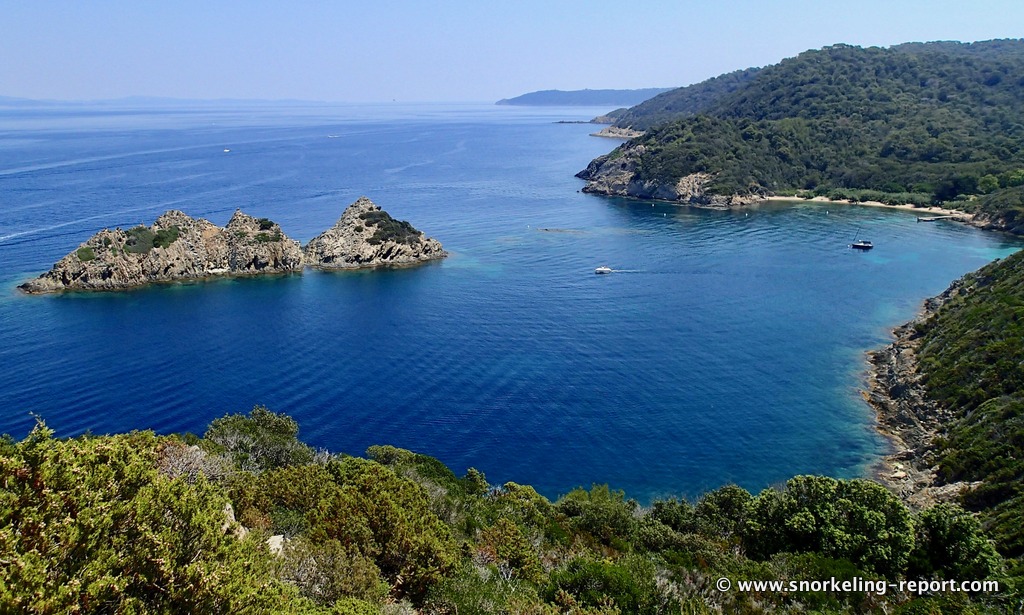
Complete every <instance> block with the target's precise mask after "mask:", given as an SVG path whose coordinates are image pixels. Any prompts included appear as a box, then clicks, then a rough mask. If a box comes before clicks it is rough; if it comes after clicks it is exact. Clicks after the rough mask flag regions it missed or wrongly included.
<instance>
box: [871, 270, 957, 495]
mask: <svg viewBox="0 0 1024 615" xmlns="http://www.w3.org/2000/svg"><path fill="white" fill-rule="evenodd" d="M962 288H963V282H962V281H961V280H957V281H956V282H953V284H951V285H950V287H949V288H947V289H946V290H945V291H944V292H943V293H942V294H941V295H939V296H937V297H933V298H931V299H928V300H926V301H925V302H924V306H923V308H922V311H921V313H920V314H919V315H918V316H917V317H916V318H915V319H914V320H912V321H910V322H908V323H906V324H903V325H901V326H899V327H896V329H894V330H893V335H894V337H895V340H894V341H893V342H892V343H891V344H889V345H887V346H885V347H884V348H882V349H880V350H877V351H874V352H870V353H868V364H869V369H868V382H867V384H868V390H867V391H866V392H865V393H864V398H865V399H866V400H867V402H868V403H869V404H870V405H871V406H872V408H874V410H875V413H876V415H877V418H878V425H877V428H878V431H879V432H880V433H881V434H882V435H884V436H886V437H887V438H888V439H889V441H890V442H891V443H892V445H893V452H892V453H891V454H889V455H887V456H886V457H884V458H883V459H882V460H881V461H880V462H879V463H878V464H877V465H876V467H875V468H874V469H873V472H872V474H873V475H874V478H875V479H876V480H878V481H879V482H881V483H882V484H884V485H885V486H887V487H888V488H889V489H891V490H892V491H893V492H894V493H895V494H896V495H897V496H899V497H900V499H901V500H903V501H904V502H905V503H906V504H907V505H908V506H910V507H911V508H914V509H922V508H926V507H928V506H931V505H933V504H936V503H938V502H949V501H953V500H955V499H956V498H957V497H958V496H959V495H960V493H961V492H962V491H963V490H964V489H966V488H969V487H972V486H974V483H962V482H959V483H941V482H940V481H939V480H938V477H937V475H936V470H935V464H936V459H935V450H934V441H935V438H936V437H937V436H939V435H940V434H941V433H942V431H943V426H944V425H945V424H946V423H947V422H948V421H950V420H952V418H953V413H952V411H950V410H949V409H947V408H943V407H942V406H940V405H939V404H937V403H936V402H934V401H932V400H930V399H929V398H928V396H927V394H926V390H925V387H924V384H923V383H922V382H921V374H920V373H919V372H918V364H917V351H918V349H919V348H920V345H921V335H920V334H919V333H918V331H917V325H918V324H919V323H923V322H925V321H926V320H928V319H929V318H930V317H931V316H932V315H933V314H935V312H936V311H937V310H938V309H939V308H940V307H941V306H942V305H943V304H944V303H946V302H947V301H949V300H950V299H951V298H953V297H955V296H957V295H958V294H959V293H960V292H961V289H962Z"/></svg>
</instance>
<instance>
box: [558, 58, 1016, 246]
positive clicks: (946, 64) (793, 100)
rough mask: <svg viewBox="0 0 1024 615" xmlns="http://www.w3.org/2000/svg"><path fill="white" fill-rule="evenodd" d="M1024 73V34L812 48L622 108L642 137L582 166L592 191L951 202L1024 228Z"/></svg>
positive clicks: (1000, 224) (709, 198)
mask: <svg viewBox="0 0 1024 615" xmlns="http://www.w3.org/2000/svg"><path fill="white" fill-rule="evenodd" d="M1022 83H1024V40H996V41H985V42H979V43H956V42H936V43H908V44H904V45H897V46H894V47H889V48H879V47H869V48H861V47H854V46H850V45H835V46H832V47H826V48H823V49H818V50H811V51H806V52H804V53H801V54H800V55H798V56H796V57H794V58H789V59H786V60H783V61H782V62H780V63H778V64H775V65H772V66H768V67H765V68H760V69H746V70H740V71H736V72H733V73H728V74H726V75H722V76H720V77H716V78H714V79H709V80H707V81H704V82H702V83H698V84H695V85H691V86H687V87H684V88H679V89H676V90H672V91H670V92H665V93H663V94H660V95H658V96H655V97H654V98H652V99H650V100H648V101H645V102H644V103H641V104H639V105H636V106H634V107H632V108H630V109H626V110H620V111H615V112H612V113H611V114H609V116H610V117H607V118H602V119H605V120H607V119H613V120H614V121H615V123H614V124H613V127H614V128H615V129H616V130H617V131H618V134H619V135H622V134H626V135H629V134H634V135H637V133H639V134H638V136H635V137H634V138H633V139H632V140H630V141H629V142H627V143H624V144H623V145H621V146H619V147H618V148H616V149H615V150H613V151H612V152H610V153H609V154H607V155H604V156H601V157H599V158H597V159H595V160H594V161H593V162H591V163H590V165H589V166H588V167H587V168H586V169H585V170H583V171H581V172H580V173H579V174H578V177H580V178H582V179H585V180H587V182H588V183H587V185H586V187H585V188H584V189H583V190H584V191H585V192H591V193H595V194H607V195H616V196H631V197H636V198H647V199H663V200H667V201H674V202H679V203H685V204H691V205H703V206H729V205H737V204H745V203H750V202H755V201H758V200H761V199H763V198H764V197H767V196H771V195H781V196H801V197H812V196H826V197H829V198H834V199H849V200H853V201H869V200H870V201H880V202H883V203H888V204H899V205H905V204H911V205H937V204H944V205H945V206H946V207H952V208H956V209H960V210H962V211H966V212H969V213H975V214H976V216H975V220H976V221H977V222H978V223H979V224H983V225H988V226H990V227H992V228H1001V229H1005V230H1009V231H1014V232H1021V231H1024V201H1022V198H1021V197H1022V194H1021V186H1024V149H1022V148H1021V147H1020V142H1021V140H1022V139H1024V124H1021V122H1020V121H1019V119H1020V118H1021V117H1024V88H1022V87H1021V84H1022ZM623 131H635V132H632V133H630V132H626V133H623Z"/></svg>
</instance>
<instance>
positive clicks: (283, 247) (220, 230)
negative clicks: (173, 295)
mask: <svg viewBox="0 0 1024 615" xmlns="http://www.w3.org/2000/svg"><path fill="white" fill-rule="evenodd" d="M302 264H303V261H302V251H301V249H300V246H299V243H298V242H297V241H294V240H292V239H289V238H288V237H287V236H286V235H285V234H284V233H282V232H281V227H280V226H278V225H277V224H276V223H274V222H272V221H270V220H268V219H266V218H260V219H257V218H253V217H252V216H249V215H246V214H244V213H242V212H241V211H236V212H235V214H234V215H233V216H232V217H231V220H230V221H229V222H228V224H227V226H225V227H219V226H217V225H215V224H213V223H212V222H209V221H208V220H203V219H201V218H200V219H194V218H191V217H189V216H187V215H186V214H184V213H182V212H180V211H175V210H172V211H168V212H167V213H165V214H163V215H162V216H160V217H159V218H157V219H156V222H155V223H154V224H153V225H152V226H149V227H147V226H144V225H140V226H137V227H134V228H131V229H128V230H123V229H120V228H116V229H114V230H110V229H104V230H102V231H100V232H99V233H96V234H95V235H93V236H92V237H90V238H89V239H88V240H87V241H86V242H85V243H83V244H82V245H81V246H79V247H78V249H76V250H75V251H73V252H71V253H70V254H68V255H67V256H65V257H64V258H62V259H61V260H60V261H58V262H57V263H56V264H55V265H54V266H53V268H52V269H51V270H50V271H48V272H46V273H44V274H43V275H41V276H39V277H38V278H36V279H34V280H31V281H29V282H26V283H25V284H22V285H21V286H19V287H18V288H20V289H21V290H23V291H25V292H27V293H33V294H35V293H49V292H58V291H63V290H123V289H128V288H134V287H138V286H144V285H146V284H152V283H156V282H171V281H175V280H188V279H200V278H207V277H215V276H237V275H260V274H270V273H289V272H294V271H300V270H301V269H302Z"/></svg>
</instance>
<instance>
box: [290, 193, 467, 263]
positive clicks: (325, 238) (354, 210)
mask: <svg viewBox="0 0 1024 615" xmlns="http://www.w3.org/2000/svg"><path fill="white" fill-rule="evenodd" d="M446 256H448V253H447V252H445V251H444V249H443V248H442V247H441V242H439V241H437V240H436V239H431V238H429V237H425V236H424V235H423V233H422V232H421V231H418V230H416V229H415V228H413V226H412V225H411V224H409V223H408V222H405V221H404V220H395V219H394V218H392V217H391V216H390V215H389V214H388V213H387V212H386V211H384V210H382V209H381V208H380V207H378V206H377V205H376V204H374V202H373V201H371V200H370V199H368V198H366V197H359V199H358V200H357V201H356V202H355V203H352V204H351V205H349V206H348V208H346V209H345V212H344V213H343V214H342V215H341V218H339V219H338V222H337V223H336V224H335V225H334V226H333V227H331V228H329V229H327V230H326V231H324V232H323V233H321V234H320V235H317V236H316V237H314V238H313V239H312V240H311V241H310V242H309V243H308V244H307V245H306V247H305V258H306V263H307V264H309V265H310V266H312V267H319V268H322V269H358V268H363V267H396V266H408V265H415V264H419V263H424V262H427V261H431V260H436V259H440V258H444V257H446Z"/></svg>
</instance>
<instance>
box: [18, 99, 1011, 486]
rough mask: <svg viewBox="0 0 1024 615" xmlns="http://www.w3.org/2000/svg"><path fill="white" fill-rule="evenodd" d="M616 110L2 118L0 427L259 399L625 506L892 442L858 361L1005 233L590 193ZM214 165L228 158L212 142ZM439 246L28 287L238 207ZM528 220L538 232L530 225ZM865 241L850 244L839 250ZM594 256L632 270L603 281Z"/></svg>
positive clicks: (365, 442)
mask: <svg viewBox="0 0 1024 615" xmlns="http://www.w3.org/2000/svg"><path fill="white" fill-rule="evenodd" d="M602 111H607V110H606V109H542V110H531V109H522V108H508V107H489V106H488V107H484V106H468V105H467V106H451V105H449V106H443V105H435V106H419V107H413V106H408V107H406V106H397V105H395V106H388V107H357V106H348V107H327V106H319V107H277V108H273V107H261V108H252V109H237V108H236V109H217V108H201V109H146V110H137V109H128V110H125V109H121V110H119V109H109V108H108V109H98V108H87V107H78V108H51V109H42V110H3V111H0V194H2V195H3V199H2V202H0V264H2V268H0V279H2V280H0V281H2V284H3V289H2V291H0V340H2V347H0V362H2V364H3V366H4V368H3V370H2V375H0V408H2V410H0V432H8V433H11V434H13V435H15V436H16V437H21V436H23V435H24V434H25V433H26V432H27V431H28V429H30V427H31V425H32V422H33V419H32V416H31V413H34V414H37V415H39V416H41V417H43V418H44V419H45V420H46V421H47V423H48V424H49V425H50V426H51V427H53V428H55V429H56V430H57V432H58V434H60V435H73V434H78V433H82V432H84V431H87V430H91V431H92V432H95V433H103V432H114V431H124V430H129V429H142V428H153V429H156V430H157V431H159V432H172V431H193V432H202V430H203V429H204V428H205V426H206V425H207V424H208V423H209V421H210V420H211V419H213V418H216V417H217V416H221V415H223V414H225V413H228V412H244V411H247V410H248V409H250V408H251V407H252V406H253V405H255V404H265V405H267V406H269V407H270V408H271V409H273V410H276V411H283V412H287V413H289V414H291V415H292V416H294V417H295V418H296V419H298V421H299V423H300V426H301V429H302V431H301V436H302V437H303V439H305V440H306V441H308V442H310V443H312V444H314V445H316V446H319V447H325V448H328V449H330V450H332V451H337V452H347V453H352V454H361V453H362V451H364V450H365V448H366V447H367V446H369V445H371V444H381V443H387V444H393V445H396V446H401V447H405V448H410V449H414V450H417V451H420V452H423V453H427V454H430V455H434V456H436V457H439V458H440V459H441V460H443V461H444V462H445V463H447V464H449V465H450V466H451V467H452V468H454V469H455V470H456V471H457V472H460V473H461V472H462V471H464V470H465V469H466V468H467V467H470V466H473V467H476V468H478V469H480V470H482V471H483V472H485V474H486V475H487V477H488V479H489V480H490V481H491V482H492V483H501V482H504V481H508V480H514V481H516V482H520V483H529V484H533V485H535V486H536V487H537V488H538V489H539V490H540V491H541V492H542V493H544V494H546V495H548V496H551V497H554V496H557V495H558V494H560V493H564V492H566V491H568V490H569V489H571V488H572V487H574V486H576V485H589V484H590V483H593V482H600V483H604V482H607V483H610V484H611V485H612V486H613V487H616V488H622V489H625V490H626V491H627V492H628V493H629V495H631V496H633V497H636V498H638V499H640V500H642V501H648V500H650V499H651V498H653V497H657V496H663V495H669V494H682V495H694V494H698V493H700V492H701V491H703V490H706V489H709V488H714V487H717V486H719V485H722V484H724V483H727V482H735V483H738V484H739V485H741V486H743V487H746V488H748V489H753V490H757V489H760V488H763V487H766V486H769V485H771V484H774V483H777V482H779V481H783V480H785V479H786V478H788V477H790V476H792V475H794V474H799V473H808V472H814V473H826V474H831V475H835V476H845V477H849V476H857V475H861V474H863V473H864V472H866V471H867V468H868V467H869V466H870V464H871V463H873V462H874V461H876V460H877V459H878V457H879V456H880V455H882V454H884V453H885V452H886V450H887V449H886V443H885V441H884V440H883V439H881V438H880V437H879V436H877V435H876V434H875V432H874V430H873V427H872V415H871V411H870V409H869V408H868V407H867V406H866V405H865V404H864V403H863V401H862V400H861V398H860V395H859V391H860V389H861V388H863V377H864V371H865V367H866V364H865V359H864V353H865V352H866V351H867V350H870V349H873V348H876V347H878V346H880V345H882V344H883V343H885V342H886V340H887V339H888V330H889V329H890V328H891V327H893V326H895V325H897V324H900V323H901V322H903V321H906V320H908V319H909V318H911V317H912V316H913V315H914V313H915V312H916V311H917V309H918V307H919V305H920V302H921V300H922V299H924V298H925V297H927V296H930V295H934V294H937V293H939V292H941V291H942V290H943V289H944V288H945V287H946V286H947V285H948V283H949V282H950V281H952V280H953V279H954V278H956V277H958V276H959V275H961V274H963V273H965V272H967V271H970V270H973V269H976V268H978V267H980V266H981V265H983V264H985V263H986V262H988V261H990V260H992V259H993V258H997V257H1000V256H1005V255H1007V254H1009V253H1011V252H1012V251H1013V250H1015V249H1017V248H1018V247H1019V246H1020V243H1019V242H1018V241H1016V240H1011V239H1008V238H1006V237H1003V236H1000V235H996V234H991V233H984V232H981V231H978V230H975V229H971V228H967V227H963V226H959V225H956V224H954V223H949V222H938V223H933V224H918V223H916V222H915V218H914V216H913V214H908V213H901V212H893V211H888V210H881V209H874V208H867V207H850V206H840V205H817V204H814V205H812V204H772V205H767V206H762V207H759V208H755V209H752V210H750V211H746V212H719V211H704V210H696V209H689V208H679V207H674V206H670V205H666V204H655V205H653V206H652V205H651V203H645V202H635V201H628V200H622V199H609V198H602V197H597V196H592V195H585V194H582V193H580V192H578V190H579V189H580V188H581V187H582V182H580V181H579V180H577V179H575V178H574V177H573V174H574V173H575V172H576V171H578V170H580V169H582V168H583V167H584V166H586V164H587V162H588V161H589V160H590V159H591V158H593V157H594V156H596V155H598V154H601V153H605V152H607V151H608V150H609V149H610V148H611V147H612V146H613V145H614V142H610V141H607V140H604V139H597V138H593V137H589V136H587V133H588V132H592V131H593V130H594V127H593V126H588V125H578V124H556V123H554V122H555V121H556V120H577V119H587V118H589V117H592V116H593V115H597V114H598V113H599V112H602ZM224 149H230V152H224ZM360 195H366V196H369V197H370V198H372V199H374V201H376V202H377V203H378V204H379V205H381V206H382V207H384V208H385V209H386V210H388V211H389V212H390V213H392V214H393V215H394V216H396V217H398V218H401V219H406V220H409V221H410V222H412V223H413V224H414V225H415V226H417V227H418V228H421V229H423V230H425V231H426V232H427V234H429V235H432V236H434V237H437V238H438V239H440V240H441V241H442V242H443V243H444V245H445V247H446V249H448V250H449V251H450V252H451V253H452V256H451V257H450V258H448V259H447V260H445V261H443V262H440V263H435V264H430V265H427V266H424V267H420V268H416V269H405V270H395V271H372V272H349V273H320V272H314V271H307V272H306V273H305V275H302V276H289V277H280V278H272V279H238V280H229V281H218V282H210V283H197V284H187V285H185V284H183V285H171V286H162V287H155V288H150V289H144V290H138V291H133V292H127V293H105V294H92V295H83V294H69V295H63V296H46V297H26V296H22V295H20V294H19V293H18V292H17V291H16V290H15V286H16V284H17V283H19V282H20V281H22V280H24V279H26V278H28V277H31V276H34V275H38V274H39V273H41V272H42V271H44V270H46V269H47V268H48V267H49V266H50V265H51V264H52V263H53V262H54V261H56V260H57V259H59V258H60V257H61V256H63V255H64V254H66V253H67V252H69V251H70V250H72V249H73V248H74V247H76V246H77V245H78V243H79V242H81V241H83V240H84V239H86V238H87V237H88V236H89V235H91V234H92V233H94V232H95V231H96V230H98V229H100V228H103V227H105V226H106V227H113V226H127V225H134V224H138V223H140V222H146V223H151V222H152V220H153V219H154V218H155V217H156V216H157V215H159V214H160V213H162V212H163V211H164V210H166V209H170V208H176V209H181V210H183V211H185V212H186V213H188V214H190V215H193V216H202V217H206V218H208V219H210V220H212V221H213V222H215V223H217V224H224V223H226V222H227V219H228V218H229V217H230V215H231V213H232V212H233V211H234V209H235V208H242V209H243V210H244V211H246V212H247V213H250V214H252V215H255V216H266V217H270V218H272V219H274V220H275V221H277V222H279V223H280V224H281V225H282V227H283V228H284V230H285V232H286V233H288V234H289V235H290V236H292V237H294V238H296V239H299V240H301V241H303V242H305V241H308V240H309V239H310V238H312V237H313V236H314V235H315V234H317V233H318V232H320V231H321V230H323V229H324V228H326V227H328V226H330V225H331V224H333V223H334V221H335V220H336V219H337V218H338V216H339V215H340V214H341V211H342V210H343V209H344V207H345V206H346V205H347V204H349V203H351V202H352V201H354V200H355V199H356V198H357V197H358V196H360ZM542 229H544V230H542ZM858 233H859V236H860V237H861V238H866V239H870V240H872V241H873V242H874V243H875V245H876V246H877V247H876V248H875V249H874V250H873V251H871V252H869V253H858V252H854V251H852V250H850V249H849V248H848V247H847V244H849V243H850V241H851V240H852V239H853V237H854V235H857V234H858ZM599 265H608V266H610V267H612V268H614V269H617V270H620V271H619V272H617V273H614V274H612V275H607V276H596V275H594V274H593V270H594V268H595V267H597V266H599Z"/></svg>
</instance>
